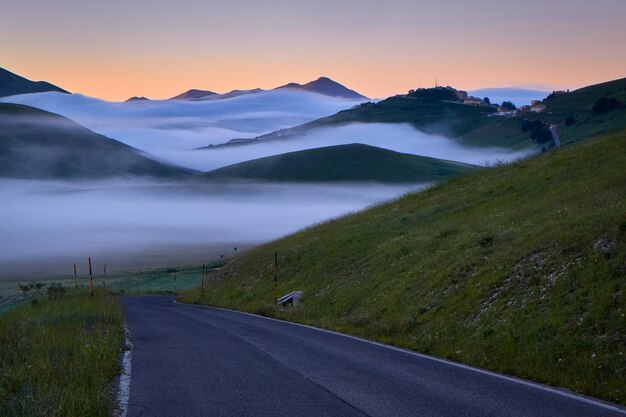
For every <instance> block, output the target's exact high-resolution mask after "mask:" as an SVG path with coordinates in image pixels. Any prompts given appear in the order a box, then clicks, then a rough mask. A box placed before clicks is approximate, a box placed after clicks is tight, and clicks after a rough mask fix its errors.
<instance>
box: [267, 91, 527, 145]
mask: <svg viewBox="0 0 626 417" xmlns="http://www.w3.org/2000/svg"><path fill="white" fill-rule="evenodd" d="M457 93H458V94H462V93H463V92H460V91H457V90H454V89H448V88H444V87H439V88H431V89H422V90H416V91H414V92H412V93H411V94H410V95H409V94H407V95H398V96H393V97H389V98H387V99H385V100H382V101H379V102H377V103H372V102H367V103H362V104H361V105H359V106H355V107H352V108H350V109H347V110H342V111H340V112H338V113H336V114H334V115H332V116H328V117H323V118H320V119H317V120H314V121H312V122H309V123H305V124H303V125H300V126H296V127H293V128H288V129H282V130H278V131H276V132H272V133H269V134H266V135H262V136H259V137H257V138H255V139H257V141H261V140H287V139H293V138H295V137H299V136H301V135H304V134H306V133H307V132H309V131H310V130H312V129H316V128H320V127H333V126H341V125H347V124H350V123H408V124H410V125H412V126H413V127H415V128H416V129H417V130H420V131H423V132H425V133H429V134H437V135H442V136H446V137H448V138H453V139H456V140H457V141H458V142H460V143H461V144H464V145H467V146H474V147H500V148H510V149H523V148H528V147H530V146H533V142H532V141H531V139H530V137H529V135H528V133H525V132H522V130H521V124H522V120H518V119H515V118H507V117H493V116H494V115H495V114H496V113H497V109H496V107H495V106H486V105H468V104H463V102H462V101H460V100H458V99H457V96H456V94H457ZM455 100H456V101H455Z"/></svg>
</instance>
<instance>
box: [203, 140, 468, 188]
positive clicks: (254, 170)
mask: <svg viewBox="0 0 626 417" xmlns="http://www.w3.org/2000/svg"><path fill="white" fill-rule="evenodd" d="M472 169H474V167H473V166H471V165H467V164H462V163H458V162H448V161H442V160H439V159H434V158H427V157H421V156H415V155H408V154H402V153H398V152H393V151H390V150H387V149H381V148H376V147H373V146H367V145H361V144H352V145H339V146H329V147H324V148H316V149H309V150H305V151H299V152H290V153H286V154H282V155H275V156H270V157H267V158H261V159H255V160H253V161H248V162H243V163H239V164H235V165H230V166H228V167H224V168H220V169H217V170H215V171H211V172H209V173H207V174H203V175H201V176H199V177H198V178H199V179H203V180H223V179H261V180H267V181H295V182H307V181H308V182H327V181H378V182H388V183H405V182H408V183H419V182H432V181H438V180H441V179H442V178H446V177H448V176H451V175H458V174H462V173H466V172H469V171H471V170H472Z"/></svg>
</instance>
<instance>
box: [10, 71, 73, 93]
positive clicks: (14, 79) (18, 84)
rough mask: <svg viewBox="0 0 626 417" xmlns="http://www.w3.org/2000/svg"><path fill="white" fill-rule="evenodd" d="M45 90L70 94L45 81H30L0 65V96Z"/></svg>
mask: <svg viewBox="0 0 626 417" xmlns="http://www.w3.org/2000/svg"><path fill="white" fill-rule="evenodd" d="M46 91H57V92H59V93H65V94H71V93H70V92H69V91H66V90H64V89H62V88H60V87H57V86H56V85H54V84H51V83H49V82H47V81H31V80H29V79H27V78H24V77H22V76H20V75H17V74H15V73H13V72H11V71H9V70H7V69H4V68H1V67H0V97H8V96H14V95H18V94H30V93H43V92H46Z"/></svg>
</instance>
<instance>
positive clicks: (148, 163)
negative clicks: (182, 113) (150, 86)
mask: <svg viewBox="0 0 626 417" xmlns="http://www.w3.org/2000/svg"><path fill="white" fill-rule="evenodd" d="M189 175H191V172H190V171H189V170H186V169H181V168H178V167H174V166H170V165H166V164H163V163H160V162H157V161H155V160H153V159H149V158H147V157H145V156H142V155H141V154H140V152H139V151H138V150H136V149H134V148H132V147H130V146H128V145H125V144H123V143H121V142H118V141H116V140H114V139H110V138H107V137H106V136H102V135H99V134H97V133H94V132H92V131H91V130H89V129H87V128H85V127H83V126H80V125H79V124H77V123H74V122H73V121H71V120H69V119H66V118H65V117H62V116H59V115H56V114H54V113H49V112H46V111H43V110H39V109H36V108H33V107H28V106H23V105H20V104H11V103H0V177H9V178H41V179H52V178H63V179H72V178H74V179H76V178H92V179H93V178H104V177H122V176H141V177H153V178H160V179H178V178H185V177H188V176H189Z"/></svg>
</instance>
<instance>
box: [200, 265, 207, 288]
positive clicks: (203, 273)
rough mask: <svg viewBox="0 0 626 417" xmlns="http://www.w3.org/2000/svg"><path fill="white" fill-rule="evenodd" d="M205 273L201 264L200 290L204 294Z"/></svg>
mask: <svg viewBox="0 0 626 417" xmlns="http://www.w3.org/2000/svg"><path fill="white" fill-rule="evenodd" d="M205 275H206V268H205V267H204V264H202V283H201V284H200V292H201V293H202V294H204V276H205Z"/></svg>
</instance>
